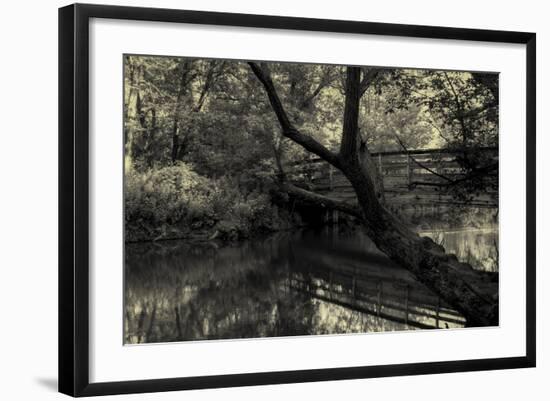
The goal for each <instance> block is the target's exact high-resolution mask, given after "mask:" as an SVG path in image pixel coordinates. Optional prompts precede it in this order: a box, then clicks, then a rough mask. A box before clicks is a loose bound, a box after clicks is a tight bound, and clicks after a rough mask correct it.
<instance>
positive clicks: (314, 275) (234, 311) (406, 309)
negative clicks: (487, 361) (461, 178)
mask: <svg viewBox="0 0 550 401" xmlns="http://www.w3.org/2000/svg"><path fill="white" fill-rule="evenodd" d="M421 234H422V235H427V236H430V237H432V238H433V239H434V240H435V241H436V242H438V243H440V244H442V245H444V246H445V248H446V249H447V251H448V252H452V253H455V254H456V255H457V257H458V258H459V259H460V260H462V261H467V262H469V263H471V264H472V265H473V266H474V267H475V268H477V269H483V270H490V271H498V251H497V250H498V231H497V230H496V229H493V228H490V229H475V230H450V231H438V232H422V233H421ZM125 269H126V270H125V285H126V288H125V333H124V337H125V342H126V343H147V342H170V341H185V340H207V339H229V338H254V337H274V336H295V335H313V334H340V333H366V332H378V331H394V330H408V329H419V328H452V327H462V326H463V325H464V318H463V317H462V316H461V315H460V314H459V313H457V312H456V311H453V310H452V309H451V308H450V307H449V306H448V305H446V304H445V303H444V302H443V301H442V300H441V299H439V298H438V297H437V296H436V295H435V294H433V293H432V292H431V291H430V290H428V289H427V288H426V287H425V286H423V285H422V284H421V283H419V282H418V281H417V280H416V279H415V278H414V277H413V276H412V275H411V274H410V273H408V272H407V271H406V270H404V269H402V268H399V267H398V266H396V265H395V264H394V263H392V262H391V261H390V260H389V259H388V258H387V257H386V256H385V255H383V254H382V253H380V252H379V251H378V250H377V249H376V247H375V246H374V244H373V243H372V242H371V241H370V240H369V239H368V238H367V237H366V236H365V235H364V234H363V233H361V232H359V231H353V232H349V231H345V232H344V231H343V230H340V231H338V228H337V227H331V228H325V229H322V230H319V231H299V232H285V233H277V234H274V235H271V236H269V237H266V238H262V239H257V240H253V241H247V242H243V243H239V244H232V245H227V244H225V245H224V244H220V243H216V242H208V243H201V244H190V243H188V242H185V241H166V242H157V243H140V244H127V245H126V267H125Z"/></svg>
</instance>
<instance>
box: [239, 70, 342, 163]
mask: <svg viewBox="0 0 550 401" xmlns="http://www.w3.org/2000/svg"><path fill="white" fill-rule="evenodd" d="M248 65H249V66H250V68H251V69H252V72H253V73H254V75H256V77H257V78H258V80H259V81H260V82H261V83H262V85H263V86H264V89H265V91H266V93H267V96H268V98H269V103H271V107H272V108H273V111H274V112H275V115H276V116H277V120H279V124H280V125H281V129H282V134H283V135H284V136H286V137H287V138H289V139H291V140H292V141H294V142H296V143H297V144H299V145H301V146H302V147H303V148H304V149H306V150H307V151H309V152H312V153H315V154H316V155H317V156H319V157H320V158H322V159H323V160H325V161H327V162H328V163H330V164H332V165H333V166H334V167H336V168H338V169H339V168H340V159H339V157H338V155H337V154H335V153H333V152H331V151H330V150H328V149H327V148H326V147H325V146H323V145H322V144H321V143H319V142H317V141H316V140H315V139H314V138H312V137H311V136H309V135H305V134H302V133H301V132H300V131H298V130H297V129H296V128H295V127H294V126H293V125H292V123H291V122H290V119H289V118H288V115H287V113H286V111H285V109H284V107H283V105H282V103H281V100H280V99H279V95H278V94H277V90H276V89H275V85H273V81H272V80H271V76H270V74H269V72H268V71H267V70H266V68H264V67H263V66H260V65H258V64H257V63H252V62H249V63H248Z"/></svg>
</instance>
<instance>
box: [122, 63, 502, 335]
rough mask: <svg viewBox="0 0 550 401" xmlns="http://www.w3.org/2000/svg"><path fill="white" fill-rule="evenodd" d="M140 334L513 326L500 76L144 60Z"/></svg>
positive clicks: (129, 297)
mask: <svg viewBox="0 0 550 401" xmlns="http://www.w3.org/2000/svg"><path fill="white" fill-rule="evenodd" d="M123 65H124V71H123V74H124V77H123V78H124V87H123V94H124V104H123V122H124V124H123V126H124V144H123V151H124V166H123V168H124V205H123V207H124V237H125V241H124V344H144V343H163V342H177V341H203V340H222V339H226V340H227V339H246V338H249V339H250V338H261V337H280V336H305V335H344V334H348V335H349V334H365V333H379V332H393V331H403V330H430V329H441V330H445V329H464V328H472V327H478V328H479V327H492V326H498V325H499V74H498V73H496V72H491V71H451V70H423V69H412V68H410V69H409V68H396V67H391V66H355V65H353V66H347V65H328V64H304V63H290V62H277V61H248V60H226V59H205V58H189V57H180V56H151V55H139V54H126V55H124V56H123Z"/></svg>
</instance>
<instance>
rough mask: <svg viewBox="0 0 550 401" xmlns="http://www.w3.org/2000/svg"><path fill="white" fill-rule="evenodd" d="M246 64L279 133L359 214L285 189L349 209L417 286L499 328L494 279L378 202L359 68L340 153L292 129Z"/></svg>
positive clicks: (349, 81) (350, 76)
mask: <svg viewBox="0 0 550 401" xmlns="http://www.w3.org/2000/svg"><path fill="white" fill-rule="evenodd" d="M249 64H250V67H251V69H252V71H253V72H254V74H255V75H256V77H257V78H258V80H259V81H260V82H261V83H262V85H263V87H264V89H265V91H266V93H267V96H268V98H269V101H270V103H271V106H272V108H273V110H274V112H275V114H276V116H277V119H278V120H279V123H280V125H281V128H282V133H283V135H284V136H286V137H287V138H289V139H291V140H293V141H294V142H296V143H298V144H300V145H301V146H302V147H304V148H305V149H306V150H308V151H310V152H312V153H315V154H316V155H318V156H319V157H321V158H322V159H324V160H325V161H327V162H328V163H330V164H332V165H333V166H335V167H336V168H338V169H340V170H341V171H342V173H343V174H344V175H345V176H346V177H347V179H348V180H349V182H350V183H351V185H352V187H353V189H354V191H355V193H356V195H357V200H358V203H359V207H360V210H359V211H357V210H356V209H355V208H352V209H350V207H349V205H345V204H342V203H341V202H337V201H334V200H330V199H328V198H326V197H323V196H321V195H317V194H312V193H310V192H308V191H305V190H301V189H298V191H297V190H296V188H292V187H289V186H286V187H283V188H286V190H287V191H289V192H291V193H294V194H295V195H297V196H299V197H301V198H302V199H306V200H310V201H312V202H317V203H321V202H325V204H326V205H327V207H333V208H335V209H339V210H342V211H346V210H347V212H348V213H349V214H353V215H356V216H357V217H359V218H360V220H361V221H362V222H363V225H364V228H365V230H366V232H367V234H368V236H369V237H370V238H371V239H372V240H373V242H374V243H375V244H376V246H377V247H378V248H379V249H380V250H381V251H382V252H384V253H385V254H386V255H387V256H388V257H389V258H390V259H392V260H393V261H395V262H396V263H398V264H399V265H401V266H402V267H404V268H406V269H407V270H409V271H410V272H412V273H413V274H414V275H415V276H416V277H417V279H418V280H419V281H420V282H422V283H424V284H425V285H426V286H427V287H429V288H430V289H431V290H433V291H434V292H435V293H437V294H438V295H440V296H441V297H442V298H443V299H445V300H446V301H447V302H448V303H449V304H450V305H452V306H453V307H454V308H455V309H456V310H457V311H459V312H460V313H462V314H463V315H464V316H465V317H466V319H467V324H468V325H469V326H488V325H497V324H498V283H497V282H495V280H494V276H493V275H490V274H486V273H483V272H478V271H476V270H474V269H473V268H472V267H471V266H470V265H468V264H465V263H460V262H459V261H458V260H457V258H456V256H455V255H450V254H446V253H445V250H444V248H443V247H441V246H439V245H437V244H436V243H434V242H433V241H432V240H431V239H429V238H426V237H423V238H421V237H420V236H419V235H418V234H416V233H415V232H413V231H412V230H410V229H409V228H408V227H406V226H405V225H404V224H403V223H401V222H399V221H398V220H397V219H396V218H395V217H394V216H393V215H392V214H391V213H390V212H389V211H388V210H386V209H385V208H384V206H383V205H382V204H381V203H380V201H379V199H378V196H377V193H376V187H375V184H374V182H373V180H372V178H371V174H369V166H368V164H367V165H365V163H364V160H365V155H363V156H361V152H368V148H367V147H366V144H364V145H360V143H359V140H360V135H359V131H358V115H359V100H360V97H361V95H362V92H361V82H362V81H361V70H360V68H358V67H347V73H346V86H345V106H344V123H343V132H342V140H341V143H340V152H339V154H335V153H333V152H332V151H330V150H329V149H327V148H325V147H324V146H323V145H322V144H320V143H319V142H317V141H316V140H315V139H314V138H312V137H310V136H308V135H304V134H302V133H301V132H299V130H297V129H296V128H295V127H294V126H293V125H292V123H291V122H290V120H289V119H288V116H287V114H286V112H285V109H284V107H283V105H282V103H281V101H280V99H279V96H278V94H277V91H276V89H275V86H274V84H273V81H272V80H271V77H270V75H269V72H268V71H267V68H266V67H264V66H261V65H258V64H255V63H249ZM370 168H372V167H370ZM324 198H326V199H324Z"/></svg>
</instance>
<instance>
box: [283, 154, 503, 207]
mask: <svg viewBox="0 0 550 401" xmlns="http://www.w3.org/2000/svg"><path fill="white" fill-rule="evenodd" d="M482 151H483V152H484V156H485V157H486V159H487V160H488V161H489V162H490V163H492V164H496V163H498V148H485V149H483V150H482ZM457 156H459V153H458V152H456V151H450V150H446V149H428V150H411V151H407V152H404V151H395V152H379V153H372V154H371V157H372V158H373V161H374V163H375V165H376V167H377V169H378V173H379V175H380V177H381V179H382V182H383V186H384V196H385V198H386V202H387V204H388V205H389V206H390V207H392V208H395V209H401V208H420V209H425V208H430V209H433V211H434V212H435V211H436V210H437V211H439V209H440V208H448V207H450V206H453V205H454V206H456V205H467V206H470V207H478V208H498V169H495V170H496V171H493V172H492V174H487V175H486V176H483V178H482V179H483V184H484V186H485V188H486V190H485V191H484V192H483V193H472V194H468V198H467V199H458V198H457V197H456V196H453V194H452V192H451V191H449V190H448V188H450V187H451V186H452V185H449V183H452V182H460V181H461V180H464V179H465V174H464V172H463V170H462V169H461V167H460V165H459V163H458V161H457ZM288 175H289V176H290V177H291V180H292V181H293V182H294V183H296V184H297V185H299V186H305V187H306V188H308V189H310V190H313V191H315V192H316V193H319V194H323V195H327V196H330V197H331V198H333V199H337V200H344V201H348V202H350V203H355V202H356V201H357V200H356V196H355V192H354V190H353V188H352V186H351V184H350V183H349V181H348V180H347V178H346V177H345V176H344V175H343V174H342V172H341V171H339V170H337V169H335V168H334V167H332V166H331V165H329V164H328V163H326V162H325V161H324V160H322V159H311V160H308V161H306V162H302V163H298V164H294V165H293V166H291V167H290V169H289V172H288Z"/></svg>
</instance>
